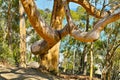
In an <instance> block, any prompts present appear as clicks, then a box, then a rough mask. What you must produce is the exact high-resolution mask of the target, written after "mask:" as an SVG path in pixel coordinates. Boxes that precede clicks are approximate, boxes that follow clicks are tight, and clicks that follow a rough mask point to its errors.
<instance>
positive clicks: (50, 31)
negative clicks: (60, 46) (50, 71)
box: [21, 0, 120, 58]
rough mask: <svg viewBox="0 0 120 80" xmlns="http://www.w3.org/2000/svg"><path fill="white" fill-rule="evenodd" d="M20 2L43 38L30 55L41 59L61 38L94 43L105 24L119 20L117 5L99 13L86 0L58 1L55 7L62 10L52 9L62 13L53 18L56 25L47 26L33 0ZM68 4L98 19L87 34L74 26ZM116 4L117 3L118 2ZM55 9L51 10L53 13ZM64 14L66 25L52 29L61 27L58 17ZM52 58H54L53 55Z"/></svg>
mask: <svg viewBox="0 0 120 80" xmlns="http://www.w3.org/2000/svg"><path fill="white" fill-rule="evenodd" d="M57 1H58V0H57ZM57 1H56V0H55V1H54V2H56V3H57ZM21 2H22V5H23V7H24V9H25V11H26V13H27V16H28V18H29V20H30V23H31V25H32V27H33V28H34V29H35V31H36V32H37V33H38V34H39V35H40V36H41V37H42V38H43V40H41V41H39V42H36V43H34V44H33V45H32V47H31V51H32V53H33V54H35V55H37V54H39V55H41V57H42V56H44V55H45V54H46V53H47V51H48V50H49V49H51V48H52V47H53V46H54V45H56V44H57V43H58V42H59V41H60V40H61V39H62V38H63V37H65V36H66V35H68V34H69V35H70V36H72V37H74V38H75V39H77V40H79V41H82V42H94V41H96V40H97V39H98V38H99V36H100V33H101V31H102V30H103V29H104V28H105V27H106V25H107V24H109V23H112V22H115V21H117V20H118V19H120V12H119V11H118V12H116V10H118V8H119V6H120V5H119V4H118V5H115V6H113V7H111V8H110V10H108V11H106V10H105V9H102V11H101V10H98V9H97V8H96V7H95V6H93V5H92V4H91V3H90V2H89V1H88V0H63V1H62V0H60V2H59V3H57V5H62V8H61V7H58V6H54V7H53V8H55V9H58V10H59V11H62V13H58V17H56V18H55V19H58V22H57V24H56V25H50V26H49V25H48V24H46V23H45V21H44V20H43V19H42V18H41V15H40V14H39V12H38V10H37V7H36V5H35V2H34V1H33V0H29V1H28V0H21ZM69 2H74V3H77V4H79V5H81V6H82V7H83V8H84V9H85V10H86V12H87V13H89V15H92V16H94V17H96V18H99V19H98V21H97V22H96V23H95V25H93V29H92V30H90V31H88V32H87V31H81V30H79V28H78V27H77V26H76V24H74V22H73V20H72V18H71V14H70V10H69V6H68V4H69ZM117 3H119V1H118V2H117ZM111 4H116V3H111ZM108 5H110V4H108ZM55 9H53V11H54V10H55ZM60 9H61V10H60ZM64 13H65V16H66V20H67V24H66V25H65V26H64V27H63V28H61V29H60V30H57V29H55V28H53V27H57V28H58V26H60V25H61V24H58V23H59V19H60V20H62V18H63V17H60V16H61V15H62V16H64V15H63V14H64ZM55 14H57V13H55ZM55 14H53V15H55ZM52 23H54V22H52V20H51V24H52ZM52 57H54V55H53V56H52ZM42 58H43V57H42Z"/></svg>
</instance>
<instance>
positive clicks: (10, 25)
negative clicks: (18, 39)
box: [7, 1, 12, 53]
mask: <svg viewBox="0 0 120 80" xmlns="http://www.w3.org/2000/svg"><path fill="white" fill-rule="evenodd" d="M11 5H12V4H11V1H9V4H8V12H7V14H8V17H7V28H8V47H9V49H10V53H12V22H11V21H12V16H11Z"/></svg>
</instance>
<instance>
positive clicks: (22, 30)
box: [19, 1, 26, 67]
mask: <svg viewBox="0 0 120 80" xmlns="http://www.w3.org/2000/svg"><path fill="white" fill-rule="evenodd" d="M19 13H20V67H26V28H25V12H24V8H23V6H22V4H21V2H20V1H19Z"/></svg>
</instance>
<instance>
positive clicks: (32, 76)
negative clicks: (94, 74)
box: [0, 64, 100, 80]
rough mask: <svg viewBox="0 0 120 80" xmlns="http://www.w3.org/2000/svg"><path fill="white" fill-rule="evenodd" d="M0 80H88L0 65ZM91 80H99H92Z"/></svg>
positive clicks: (77, 76)
mask: <svg viewBox="0 0 120 80" xmlns="http://www.w3.org/2000/svg"><path fill="white" fill-rule="evenodd" d="M0 80H89V76H82V75H65V74H60V75H59V77H58V76H55V75H52V74H50V73H43V72H40V71H39V70H38V69H37V68H30V67H27V68H26V69H24V68H18V67H8V66H7V67H6V66H3V65H1V64H0ZM93 80H100V79H98V78H94V79H93Z"/></svg>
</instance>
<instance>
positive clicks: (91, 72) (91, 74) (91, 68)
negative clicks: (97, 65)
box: [90, 43, 93, 80]
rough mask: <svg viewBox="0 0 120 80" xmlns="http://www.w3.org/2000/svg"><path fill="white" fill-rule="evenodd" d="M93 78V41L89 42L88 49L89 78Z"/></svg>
mask: <svg viewBox="0 0 120 80" xmlns="http://www.w3.org/2000/svg"><path fill="white" fill-rule="evenodd" d="M92 78H93V43H91V50H90V80H92Z"/></svg>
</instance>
